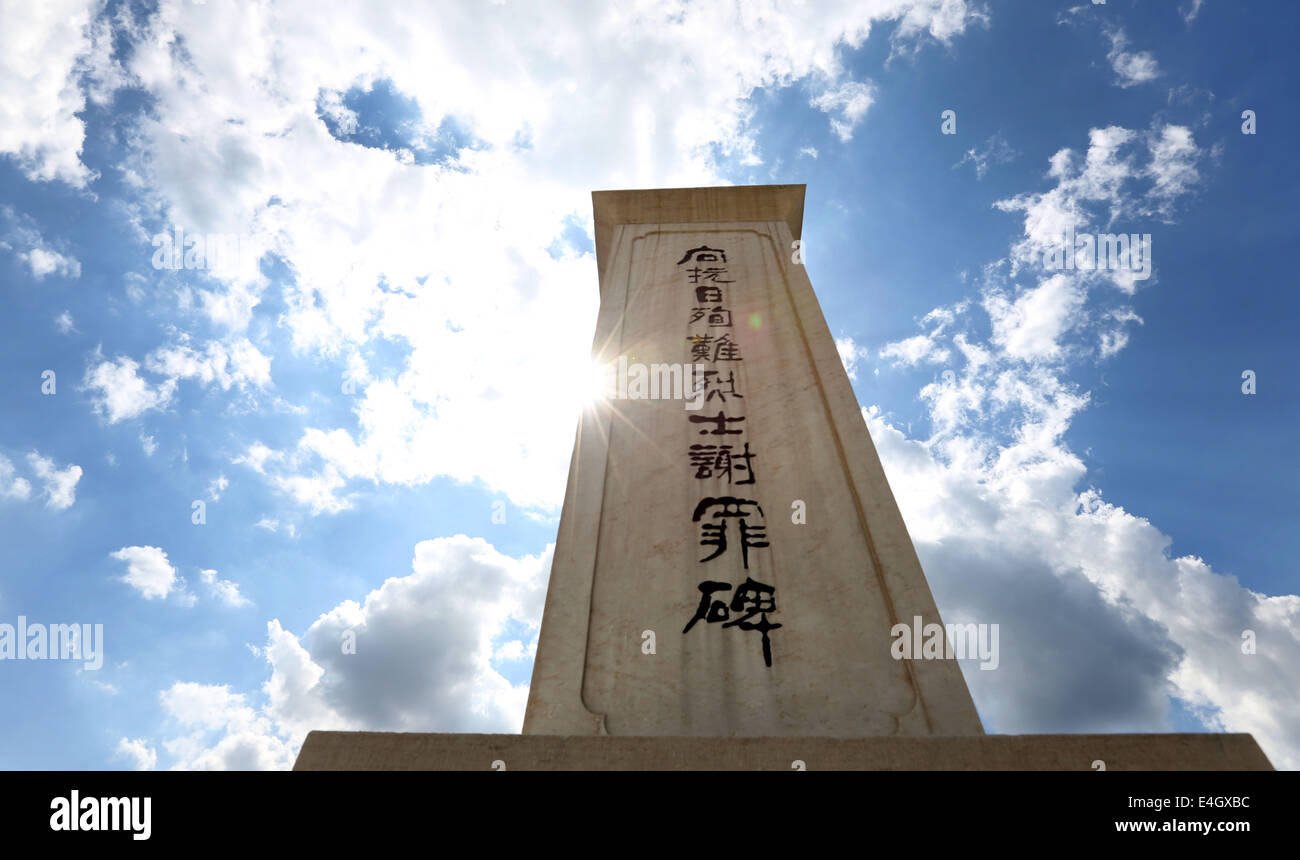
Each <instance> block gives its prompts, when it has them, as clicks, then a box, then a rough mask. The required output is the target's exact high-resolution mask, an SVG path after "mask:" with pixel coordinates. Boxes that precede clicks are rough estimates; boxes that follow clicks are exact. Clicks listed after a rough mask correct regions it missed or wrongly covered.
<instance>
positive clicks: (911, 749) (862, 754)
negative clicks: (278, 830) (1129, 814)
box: [294, 732, 1272, 771]
mask: <svg viewBox="0 0 1300 860" xmlns="http://www.w3.org/2000/svg"><path fill="white" fill-rule="evenodd" d="M1097 761H1102V762H1105V767H1106V770H1108V771H1111V770H1189V771H1191V770H1220V771H1221V770H1272V766H1271V765H1270V764H1269V762H1268V759H1267V758H1265V756H1264V754H1263V753H1262V752H1261V751H1260V749H1259V747H1258V746H1257V745H1256V744H1255V740H1254V739H1253V738H1252V737H1251V736H1250V735H1208V734H1199V735H1190V734H1189V735H975V736H965V737H911V738H798V737H785V738H671V737H654V738H646V737H593V736H582V737H572V736H570V737H562V736H556V735H439V734H397V733H387V732H312V733H311V734H309V735H308V736H307V740H306V742H305V743H304V744H303V747H302V751H301V752H300V753H299V754H298V761H297V763H296V764H295V765H294V770H466V771H470V770H492V769H494V768H495V769H497V770H502V769H504V770H646V771H649V770H781V771H784V770H797V769H800V768H801V767H802V768H805V769H807V770H931V771H938V770H1081V771H1082V770H1095V769H1096V768H1094V767H1093V763H1094V762H1097ZM800 763H802V764H800Z"/></svg>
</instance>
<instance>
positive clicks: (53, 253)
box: [0, 61, 81, 281]
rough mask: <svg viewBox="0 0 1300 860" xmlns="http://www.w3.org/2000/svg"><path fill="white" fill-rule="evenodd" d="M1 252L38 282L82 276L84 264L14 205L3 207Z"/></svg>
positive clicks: (0, 233)
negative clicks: (53, 242) (51, 277)
mask: <svg viewBox="0 0 1300 860" xmlns="http://www.w3.org/2000/svg"><path fill="white" fill-rule="evenodd" d="M0 62H2V61H0ZM0 110H3V108H0ZM58 244H62V243H58ZM0 250H5V251H9V252H11V253H13V254H14V256H15V257H17V259H18V261H19V262H21V263H22V264H24V265H25V266H26V267H27V269H28V271H30V272H31V273H32V278H33V279H34V280H37V281H41V280H44V279H45V278H46V276H48V275H59V276H61V277H65V278H79V277H81V263H80V261H78V260H77V258H76V257H74V256H73V255H72V254H71V253H70V252H66V251H58V250H55V248H54V247H52V246H51V245H50V243H49V242H48V241H46V239H45V238H44V237H43V236H42V235H41V232H40V231H39V230H37V229H36V226H35V222H34V221H33V220H32V218H31V217H30V216H28V215H25V214H23V213H20V212H17V211H16V210H14V208H13V207H12V206H3V207H0Z"/></svg>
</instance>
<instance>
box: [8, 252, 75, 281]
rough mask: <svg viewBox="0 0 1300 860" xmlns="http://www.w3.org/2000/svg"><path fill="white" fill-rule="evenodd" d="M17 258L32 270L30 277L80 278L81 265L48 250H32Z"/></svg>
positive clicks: (37, 278) (72, 259)
mask: <svg viewBox="0 0 1300 860" xmlns="http://www.w3.org/2000/svg"><path fill="white" fill-rule="evenodd" d="M18 258H19V259H20V260H22V261H23V262H25V263H27V265H28V266H29V267H30V268H31V270H32V277H34V278H36V280H38V281H39V280H41V279H43V278H44V277H45V276H46V275H53V274H58V275H63V276H64V277H68V278H79V277H81V263H80V262H78V261H77V260H76V259H75V258H73V257H65V256H64V255H63V254H60V253H59V252H58V251H52V250H50V249H49V248H32V249H31V250H30V251H24V252H22V253H20V254H19V255H18Z"/></svg>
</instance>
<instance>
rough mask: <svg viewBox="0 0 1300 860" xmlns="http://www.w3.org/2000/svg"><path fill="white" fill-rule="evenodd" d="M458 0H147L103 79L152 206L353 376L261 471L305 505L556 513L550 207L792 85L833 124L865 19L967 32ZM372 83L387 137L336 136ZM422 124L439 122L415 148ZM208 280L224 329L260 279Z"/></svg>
mask: <svg viewBox="0 0 1300 860" xmlns="http://www.w3.org/2000/svg"><path fill="white" fill-rule="evenodd" d="M456 8H457V7H456V6H455V5H452V6H440V7H438V8H437V9H435V8H433V7H422V8H419V9H413V8H407V7H403V9H402V12H401V14H400V15H396V14H394V12H393V9H392V8H391V7H388V6H386V5H384V4H378V5H373V4H367V5H363V6H354V5H348V4H336V5H334V6H332V7H329V13H328V14H327V15H322V13H321V7H320V6H319V5H318V4H305V3H301V4H295V3H287V4H283V5H282V6H279V7H277V11H276V14H275V15H269V14H266V13H265V10H264V9H262V7H260V6H258V5H255V4H253V5H250V6H248V8H247V9H246V10H245V12H244V13H243V14H229V13H228V12H227V11H226V10H222V9H218V8H217V7H216V6H214V5H213V4H191V3H171V2H164V3H162V4H160V6H159V8H158V11H157V12H156V13H152V14H148V15H139V16H138V17H137V18H135V19H133V20H134V23H133V27H134V32H136V33H137V35H138V38H137V39H136V44H135V50H134V52H133V53H132V55H131V59H130V68H129V70H128V71H129V73H130V75H131V76H132V78H133V80H135V81H137V82H138V83H139V85H140V86H141V87H143V88H144V89H145V90H147V91H148V92H149V93H150V95H151V96H152V97H153V98H154V99H155V104H156V109H155V111H154V112H153V113H152V114H151V116H149V117H148V118H145V119H144V120H142V122H141V123H140V126H139V129H138V134H137V135H136V136H135V137H133V138H132V140H133V142H134V144H135V146H134V148H133V151H132V154H131V158H130V165H129V168H130V170H131V171H132V175H135V176H138V177H139V178H140V180H141V182H142V184H143V186H144V187H145V188H146V189H147V190H148V193H149V194H150V195H151V197H152V200H153V203H154V205H155V206H154V208H155V210H156V213H157V217H158V218H159V219H161V220H163V221H165V222H167V223H179V224H184V225H186V226H187V229H190V228H191V227H192V229H195V230H200V231H211V232H222V233H235V234H241V235H247V236H250V237H252V238H253V240H254V242H255V244H257V246H258V247H259V248H261V247H264V248H266V249H267V250H269V251H271V252H272V253H274V254H275V255H277V256H278V257H279V258H281V259H283V260H284V262H285V265H286V267H287V268H288V269H289V270H290V271H291V272H292V278H291V279H289V283H287V284H286V285H285V288H284V305H283V312H282V314H281V315H280V317H279V322H280V323H281V325H282V326H283V327H284V329H285V330H287V331H288V332H289V333H290V336H291V339H292V347H293V349H294V350H295V351H297V352H299V353H303V354H310V355H313V356H314V357H316V358H317V359H318V360H321V361H327V362H328V361H333V362H338V363H339V364H340V370H342V369H343V367H342V365H346V369H347V373H348V376H347V378H348V379H349V380H351V381H353V383H354V384H355V386H356V392H357V393H356V395H355V399H354V401H353V403H354V404H355V407H354V416H353V417H351V418H349V420H347V421H346V423H343V424H341V425H338V424H334V423H329V422H327V421H326V420H325V419H322V418H315V419H313V422H312V426H310V427H308V428H306V429H305V431H304V433H303V434H302V436H301V437H300V438H299V439H298V440H297V441H296V443H294V444H290V445H287V446H282V447H280V448H279V449H278V450H277V451H276V454H277V455H278V456H277V457H276V458H274V459H263V460H262V461H260V464H259V465H260V467H261V469H262V472H263V474H264V476H265V479H266V480H267V482H268V483H269V484H271V485H272V486H274V487H276V488H277V489H279V490H281V491H282V492H284V493H286V494H287V495H288V496H290V497H291V498H293V499H294V500H296V501H297V502H299V503H300V504H302V505H303V506H305V507H306V508H308V509H309V510H310V511H311V512H312V513H314V514H325V513H331V512H337V511H340V510H343V509H345V508H347V507H348V506H349V505H350V504H352V498H353V496H354V493H355V488H356V487H365V486H367V485H369V486H373V485H374V484H375V483H380V484H397V485H405V486H412V485H419V484H424V483H427V482H429V481H432V480H434V479H435V478H439V477H446V478H450V479H452V480H454V481H457V482H462V483H465V482H478V483H481V484H482V485H483V486H485V487H486V488H487V489H488V490H490V491H492V492H498V493H501V494H502V495H505V496H507V497H509V498H510V499H511V501H512V502H514V503H516V504H518V505H520V506H521V507H524V508H532V509H539V510H542V511H551V510H554V509H555V508H557V507H558V504H559V501H560V493H561V488H562V487H563V486H564V476H565V473H566V469H567V464H568V455H569V451H570V448H571V446H572V439H573V430H574V427H575V425H576V421H577V417H578V410H579V408H580V406H581V403H582V399H583V397H584V395H585V391H584V390H583V386H582V384H581V383H580V382H579V381H578V380H580V379H584V378H585V376H586V374H585V368H586V365H587V363H588V361H589V356H588V346H587V345H588V344H589V343H590V333H591V330H592V328H593V324H594V320H595V311H596V307H597V289H596V283H595V274H594V269H593V267H592V266H591V260H590V258H589V257H585V258H584V257H583V256H582V255H581V254H579V253H566V254H562V255H559V256H555V255H552V254H551V253H549V252H548V250H547V249H548V248H550V247H551V246H552V245H553V243H554V241H555V237H556V236H557V235H560V234H561V233H562V232H563V231H564V230H565V229H566V225H567V224H570V223H573V222H574V221H575V220H576V222H577V223H578V224H581V225H583V226H584V227H587V229H590V228H589V226H588V225H589V213H590V196H589V194H590V191H591V189H592V188H601V187H604V188H620V187H629V186H690V185H709V184H716V183H717V182H718V181H719V176H720V173H721V171H722V168H723V166H724V165H726V164H729V163H751V164H753V163H757V162H760V161H761V157H762V156H761V153H759V152H758V150H757V146H756V138H755V130H754V129H753V128H752V127H751V125H750V121H751V118H752V107H751V106H750V105H749V103H748V98H749V96H750V95H751V94H752V92H753V91H754V89H755V88H758V87H779V86H787V85H793V84H795V83H796V82H798V83H800V85H806V86H807V88H808V89H809V90H811V91H813V92H816V93H817V95H816V98H817V99H818V101H819V104H820V106H821V107H822V108H823V109H824V110H827V111H828V112H829V113H830V114H831V117H832V121H833V122H834V123H837V126H836V128H837V129H838V130H839V133H840V134H841V136H847V135H851V134H852V130H853V128H854V127H855V126H856V125H857V124H858V123H859V122H861V120H862V116H863V115H864V113H865V111H866V109H867V107H868V106H869V104H870V89H869V85H868V84H866V83H861V82H854V81H851V80H849V79H848V78H847V77H846V74H845V71H844V69H843V68H842V67H841V65H840V59H839V57H840V54H841V52H842V50H843V49H844V48H845V47H849V48H852V47H856V46H860V45H861V44H862V43H863V42H864V41H865V40H866V39H867V38H868V35H869V34H870V33H871V32H872V30H873V28H874V27H878V26H880V25H886V26H892V27H893V32H892V34H891V40H892V41H893V43H894V45H895V47H900V46H908V45H914V44H920V43H921V42H923V41H924V42H930V41H937V42H939V43H947V42H949V41H950V40H952V39H954V38H956V37H957V36H958V35H960V34H961V33H962V32H963V31H964V29H965V27H966V26H968V24H969V23H971V22H974V21H979V20H983V17H982V16H983V13H982V12H981V11H980V10H977V9H975V8H974V7H973V6H971V5H970V4H967V3H965V2H962V0H869V2H862V1H861V0H853V2H849V0H843V2H836V3H832V4H828V5H826V6H824V7H820V8H819V10H818V13H817V14H808V15H804V14H795V15H784V14H780V11H779V10H778V9H777V8H776V7H775V6H774V5H772V6H769V5H766V4H760V5H759V6H757V7H755V6H752V5H746V7H745V9H744V11H743V13H741V14H736V13H735V11H734V9H731V8H730V7H724V6H715V5H711V4H688V5H686V6H682V5H681V4H679V3H676V2H652V3H647V4H641V5H637V6H633V7H620V6H617V5H606V6H602V7H600V8H599V9H598V10H597V11H595V12H593V10H592V7H591V6H590V5H589V4H585V3H568V4H565V3H555V4H549V5H548V7H547V8H546V10H545V11H544V12H543V11H542V10H541V9H531V8H529V7H520V8H516V7H505V6H488V7H482V6H480V5H478V4H466V5H464V7H463V12H462V13H457V11H456ZM610 34H618V36H617V38H610V37H609V35H610ZM557 40H559V41H558V42H557ZM177 43H181V44H184V45H185V47H186V50H185V51H184V52H178V51H176V50H175V49H174V46H175V44H177ZM414 46H418V49H417V48H416V47H414ZM504 55H508V56H510V57H511V58H512V61H511V62H509V63H501V62H499V57H500V56H504ZM665 69H670V70H672V71H671V73H669V74H665V73H664V70H665ZM381 83H382V84H383V87H384V88H385V91H386V92H392V93H396V94H397V95H398V96H399V97H400V98H401V99H404V100H407V102H409V104H410V106H411V116H410V117H409V120H407V121H406V122H405V124H404V125H403V126H402V128H401V129H399V130H400V131H401V133H402V134H403V135H405V136H406V137H407V138H409V140H407V141H406V142H405V145H404V146H403V145H397V144H395V145H393V146H375V145H365V144H364V143H363V142H358V140H357V139H355V137H356V135H357V134H358V133H359V132H360V131H362V130H364V129H365V128H367V126H368V124H373V122H375V120H374V118H373V117H368V116H366V115H365V114H364V111H363V110H362V109H361V108H360V107H359V106H358V105H357V104H356V103H355V102H354V101H352V100H351V97H352V96H354V95H355V94H356V93H358V92H363V91H371V92H373V91H374V89H373V88H374V87H376V86H377V85H379V84H381ZM196 92H202V93H204V97H203V98H202V99H196V98H195V97H194V93H196ZM444 124H454V125H455V126H456V127H458V128H460V129H462V130H463V131H464V134H463V135H462V138H461V139H459V141H458V142H454V143H450V144H446V145H445V146H443V147H442V148H441V149H439V150H438V151H437V152H436V153H435V155H436V157H424V158H415V157H414V156H412V154H411V153H412V152H413V151H421V152H424V151H426V150H430V148H429V147H428V146H425V145H424V143H423V142H426V141H431V140H444V141H445V136H441V137H440V135H441V134H442V132H441V131H440V130H441V129H443V128H444ZM422 147H423V148H422ZM403 153H405V154H403ZM146 232H147V231H146ZM210 280H214V281H215V283H213V284H212V285H211V287H210V288H205V289H204V290H203V296H201V298H202V302H201V303H200V306H201V309H202V311H203V312H204V313H205V314H207V315H208V317H209V318H210V319H211V320H212V322H214V323H217V324H219V325H222V326H225V327H228V328H229V329H230V330H231V332H232V335H235V334H237V333H238V332H239V331H242V330H243V329H244V328H246V327H247V326H248V325H249V321H250V319H251V314H252V312H253V311H254V309H256V308H258V306H259V304H260V302H261V297H262V295H263V292H264V289H265V285H264V284H263V283H262V282H261V281H260V280H258V278H256V277H254V276H249V277H230V278H224V277H218V278H215V279H210ZM379 341H383V342H385V343H389V344H396V345H397V346H398V348H399V349H403V350H405V351H406V352H407V354H406V361H405V363H404V365H403V368H402V370H401V372H399V373H397V374H396V375H391V374H390V375H384V374H382V373H377V372H375V369H374V368H371V367H369V366H367V363H366V362H365V360H364V359H362V358H361V355H362V351H361V348H362V347H364V346H366V345H367V344H370V343H374V342H379ZM195 352H198V350H195ZM471 356H472V357H473V361H469V360H467V357H471ZM158 358H159V360H160V361H165V360H166V358H167V357H166V356H161V355H160V356H158ZM185 358H186V359H189V358H191V357H190V356H188V355H187V356H185ZM358 364H360V366H358ZM168 368H169V372H170V371H171V370H174V369H175V366H174V365H168ZM449 368H455V372H448V369H449ZM169 378H170V377H169ZM176 378H182V377H176ZM184 378H201V377H197V376H195V377H184ZM213 380H214V384H216V381H217V380H216V377H215V375H214V376H213ZM161 393H167V392H160V394H161ZM145 408H149V406H148V405H146V406H145ZM525 415H526V416H528V421H529V431H530V432H529V433H528V434H527V436H526V437H525V438H522V439H521V437H520V435H519V433H518V432H517V427H518V421H519V418H520V416H525ZM250 465H251V464H250Z"/></svg>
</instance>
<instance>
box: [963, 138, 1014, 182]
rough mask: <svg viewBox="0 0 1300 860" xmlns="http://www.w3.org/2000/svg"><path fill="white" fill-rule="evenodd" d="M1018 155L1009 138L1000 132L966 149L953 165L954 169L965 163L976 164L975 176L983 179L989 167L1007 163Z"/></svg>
mask: <svg viewBox="0 0 1300 860" xmlns="http://www.w3.org/2000/svg"><path fill="white" fill-rule="evenodd" d="M1015 157H1016V151H1015V150H1014V149H1012V148H1011V144H1009V143H1007V139H1006V138H1005V137H1003V136H1002V135H1001V133H999V134H995V135H993V136H992V137H990V138H989V139H988V140H986V141H984V143H983V144H979V145H976V146H972V147H971V148H970V149H968V150H966V154H965V155H964V156H962V159H961V161H959V162H957V163H956V164H954V165H953V169H954V170H956V169H957V168H959V167H961V166H962V165H964V164H971V165H974V166H975V178H976V179H983V178H984V174H986V173H988V172H989V167H990V166H992V165H994V164H1007V163H1008V162H1010V161H1011V160H1012V159H1014V158H1015Z"/></svg>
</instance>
